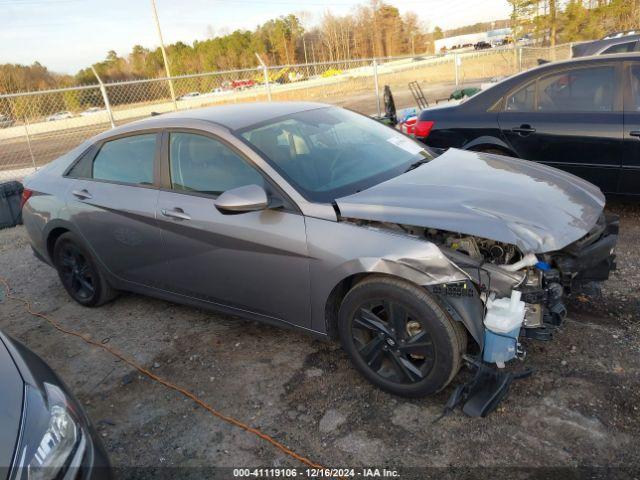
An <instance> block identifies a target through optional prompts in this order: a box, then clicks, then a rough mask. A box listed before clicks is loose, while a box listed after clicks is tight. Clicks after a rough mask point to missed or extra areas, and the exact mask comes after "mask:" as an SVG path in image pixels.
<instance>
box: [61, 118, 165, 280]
mask: <svg viewBox="0 0 640 480" xmlns="http://www.w3.org/2000/svg"><path fill="white" fill-rule="evenodd" d="M159 155H160V134H159V133H158V132H154V131H149V132H144V133H137V134H135V135H132V134H127V135H124V136H120V137H115V138H113V139H109V140H107V141H104V142H102V143H100V144H98V145H96V146H95V148H93V149H92V150H90V151H89V152H87V153H86V154H85V155H84V156H83V157H82V158H81V159H80V160H79V161H78V162H77V163H76V164H75V165H74V166H73V167H72V168H71V170H70V171H69V172H68V176H69V177H72V178H75V180H74V183H73V185H72V188H71V190H70V191H69V193H68V198H67V204H68V208H69V213H70V218H71V221H72V223H73V224H74V225H75V226H76V228H77V230H78V232H79V233H80V235H81V236H82V237H83V238H84V240H85V241H86V243H87V244H88V246H89V247H90V248H91V249H92V250H93V252H94V254H95V255H96V256H97V257H98V259H99V260H100V262H101V263H102V264H103V265H104V266H105V267H106V268H107V269H108V270H109V271H110V272H111V273H112V274H114V275H116V276H118V277H119V278H121V279H124V280H128V281H132V282H136V283H140V284H143V285H152V284H153V283H154V281H155V280H154V279H155V278H157V275H158V273H159V272H160V267H161V264H162V262H163V260H164V258H163V256H162V254H161V250H160V247H161V241H162V239H161V236H160V230H159V228H158V226H157V224H156V219H155V213H156V204H157V201H158V188H157V183H158V180H159V167H158V162H159Z"/></svg>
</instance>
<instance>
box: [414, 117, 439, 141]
mask: <svg viewBox="0 0 640 480" xmlns="http://www.w3.org/2000/svg"><path fill="white" fill-rule="evenodd" d="M435 123H436V122H434V121H431V120H418V123H416V126H415V135H416V137H417V138H427V137H428V136H429V134H430V133H431V129H432V128H433V125H434V124H435Z"/></svg>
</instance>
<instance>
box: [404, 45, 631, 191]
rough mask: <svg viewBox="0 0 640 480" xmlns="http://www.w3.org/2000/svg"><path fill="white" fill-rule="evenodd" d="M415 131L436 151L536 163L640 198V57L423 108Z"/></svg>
mask: <svg viewBox="0 0 640 480" xmlns="http://www.w3.org/2000/svg"><path fill="white" fill-rule="evenodd" d="M415 131H416V137H417V138H418V139H420V140H422V141H423V142H425V143H426V144H428V145H430V146H432V147H438V148H448V147H456V148H461V149H466V150H475V151H483V152H490V153H498V154H502V155H509V156H513V157H519V158H523V159H527V160H535V161H537V162H541V163H544V164H546V165H551V166H554V167H557V168H561V169H563V170H566V171H568V172H571V173H573V174H575V175H577V176H579V177H582V178H584V179H586V180H589V181H590V182H592V183H594V184H596V185H597V186H598V187H600V189H601V190H602V191H603V192H605V193H607V194H621V195H625V196H634V195H635V196H637V195H640V54H618V55H604V56H597V57H587V58H582V59H576V60H570V61H565V62H556V63H549V64H545V65H542V66H539V67H537V68H534V69H532V70H529V71H526V72H524V73H520V74H518V75H514V76H513V77H510V78H508V79H506V80H504V81H502V82H500V83H497V84H496V85H494V86H492V87H490V88H488V89H487V90H484V91H482V92H480V93H478V94H476V95H475V96H473V97H471V98H469V99H468V100H467V101H465V102H464V103H461V104H459V105H456V106H448V107H441V108H431V109H427V110H424V111H422V112H421V114H420V116H419V118H418V122H417V124H416V129H415ZM636 198H637V197H636Z"/></svg>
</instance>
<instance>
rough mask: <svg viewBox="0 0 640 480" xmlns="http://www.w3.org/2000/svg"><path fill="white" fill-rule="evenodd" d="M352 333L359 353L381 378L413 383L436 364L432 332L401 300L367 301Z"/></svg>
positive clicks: (424, 375) (357, 315) (358, 313)
mask: <svg viewBox="0 0 640 480" xmlns="http://www.w3.org/2000/svg"><path fill="white" fill-rule="evenodd" d="M351 335H352V340H353V342H354V343H355V345H356V348H357V349H358V354H359V355H360V356H361V357H362V359H363V360H364V361H365V362H366V364H367V365H368V366H369V368H371V369H372V370H373V371H374V372H376V373H377V374H378V375H380V376H381V377H382V378H385V379H388V380H391V381H394V382H397V383H408V384H411V383H416V382H419V381H421V380H423V379H424V378H425V377H426V376H427V375H428V373H429V371H430V370H431V368H433V364H434V361H435V350H434V345H433V340H432V338H431V335H430V334H429V332H428V331H427V330H426V328H425V325H423V324H422V323H421V322H420V319H419V318H413V317H412V316H411V315H410V314H409V312H408V311H407V310H406V309H405V308H404V307H403V306H402V304H400V303H398V302H395V301H392V300H382V299H379V300H374V301H371V302H365V303H364V304H363V305H362V306H361V307H360V309H359V310H358V311H357V312H356V314H355V316H354V318H353V327H352V333H351Z"/></svg>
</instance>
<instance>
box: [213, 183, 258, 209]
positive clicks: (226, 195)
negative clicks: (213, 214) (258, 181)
mask: <svg viewBox="0 0 640 480" xmlns="http://www.w3.org/2000/svg"><path fill="white" fill-rule="evenodd" d="M214 205H215V206H216V208H217V209H218V210H220V211H221V212H222V213H241V212H256V211H258V210H264V209H266V208H267V207H268V206H269V198H268V197H267V192H265V190H264V188H262V187H261V186H259V185H255V184H254V185H245V186H243V187H237V188H232V189H231V190H227V191H226V192H223V193H222V194H221V195H220V196H219V197H218V198H216V200H215V202H214Z"/></svg>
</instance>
